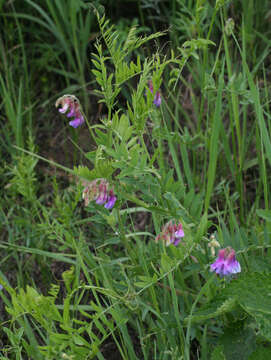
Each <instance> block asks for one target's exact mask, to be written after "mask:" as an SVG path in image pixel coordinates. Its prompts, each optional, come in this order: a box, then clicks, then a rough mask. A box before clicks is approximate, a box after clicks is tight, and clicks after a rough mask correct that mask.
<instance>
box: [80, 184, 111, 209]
mask: <svg viewBox="0 0 271 360" xmlns="http://www.w3.org/2000/svg"><path fill="white" fill-rule="evenodd" d="M83 199H84V200H85V206H87V205H88V204H89V202H90V201H93V200H94V201H95V202H96V204H99V205H103V204H104V207H105V208H106V209H109V210H110V209H112V208H113V206H114V205H115V202H116V200H117V197H116V195H115V193H114V190H113V189H112V188H109V183H108V181H107V180H106V179H96V180H93V181H91V182H89V183H86V184H85V188H84V190H83Z"/></svg>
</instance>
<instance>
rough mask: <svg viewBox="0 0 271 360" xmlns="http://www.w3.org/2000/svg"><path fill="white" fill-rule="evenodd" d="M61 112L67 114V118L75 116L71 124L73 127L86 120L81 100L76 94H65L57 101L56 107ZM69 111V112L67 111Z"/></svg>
mask: <svg viewBox="0 0 271 360" xmlns="http://www.w3.org/2000/svg"><path fill="white" fill-rule="evenodd" d="M59 106H60V108H59V109H58V111H59V112H60V113H61V114H65V115H66V116H67V118H73V120H71V121H70V122H69V124H70V125H71V126H72V127H73V128H77V127H78V126H80V125H82V124H83V123H84V122H85V119H84V116H83V114H82V112H81V107H80V102H79V100H78V99H77V98H76V97H75V96H74V95H63V96H62V97H60V98H59V99H57V101H56V107H57V108H58V107H59ZM67 111H68V113H67Z"/></svg>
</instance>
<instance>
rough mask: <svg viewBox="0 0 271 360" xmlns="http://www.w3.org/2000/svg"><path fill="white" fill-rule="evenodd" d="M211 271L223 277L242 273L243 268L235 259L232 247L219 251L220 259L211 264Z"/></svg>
mask: <svg viewBox="0 0 271 360" xmlns="http://www.w3.org/2000/svg"><path fill="white" fill-rule="evenodd" d="M210 270H211V271H215V272H216V273H217V274H218V275H220V276H221V277H223V276H229V275H231V274H237V273H239V272H241V266H240V264H239V262H238V261H237V260H236V258H235V251H234V250H233V249H232V248H230V247H227V248H225V249H222V250H219V252H218V258H217V259H216V261H215V262H214V263H213V264H211V267H210Z"/></svg>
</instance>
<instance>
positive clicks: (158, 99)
mask: <svg viewBox="0 0 271 360" xmlns="http://www.w3.org/2000/svg"><path fill="white" fill-rule="evenodd" d="M149 89H150V91H151V93H152V94H153V84H152V80H149ZM161 102H162V99H161V94H160V92H159V91H157V92H156V93H155V94H154V100H153V103H154V105H156V106H157V107H159V106H160V105H161Z"/></svg>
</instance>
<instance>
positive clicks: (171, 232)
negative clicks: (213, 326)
mask: <svg viewBox="0 0 271 360" xmlns="http://www.w3.org/2000/svg"><path fill="white" fill-rule="evenodd" d="M183 237H184V231H183V227H182V224H181V223H179V224H178V225H176V224H173V223H172V221H169V222H168V223H167V224H166V225H165V226H164V227H163V229H162V232H161V233H160V234H158V235H157V236H156V238H155V241H156V242H158V241H159V240H162V241H164V242H165V244H166V246H169V245H171V244H172V245H174V246H177V245H178V244H179V243H180V242H181V239H182V238H183Z"/></svg>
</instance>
